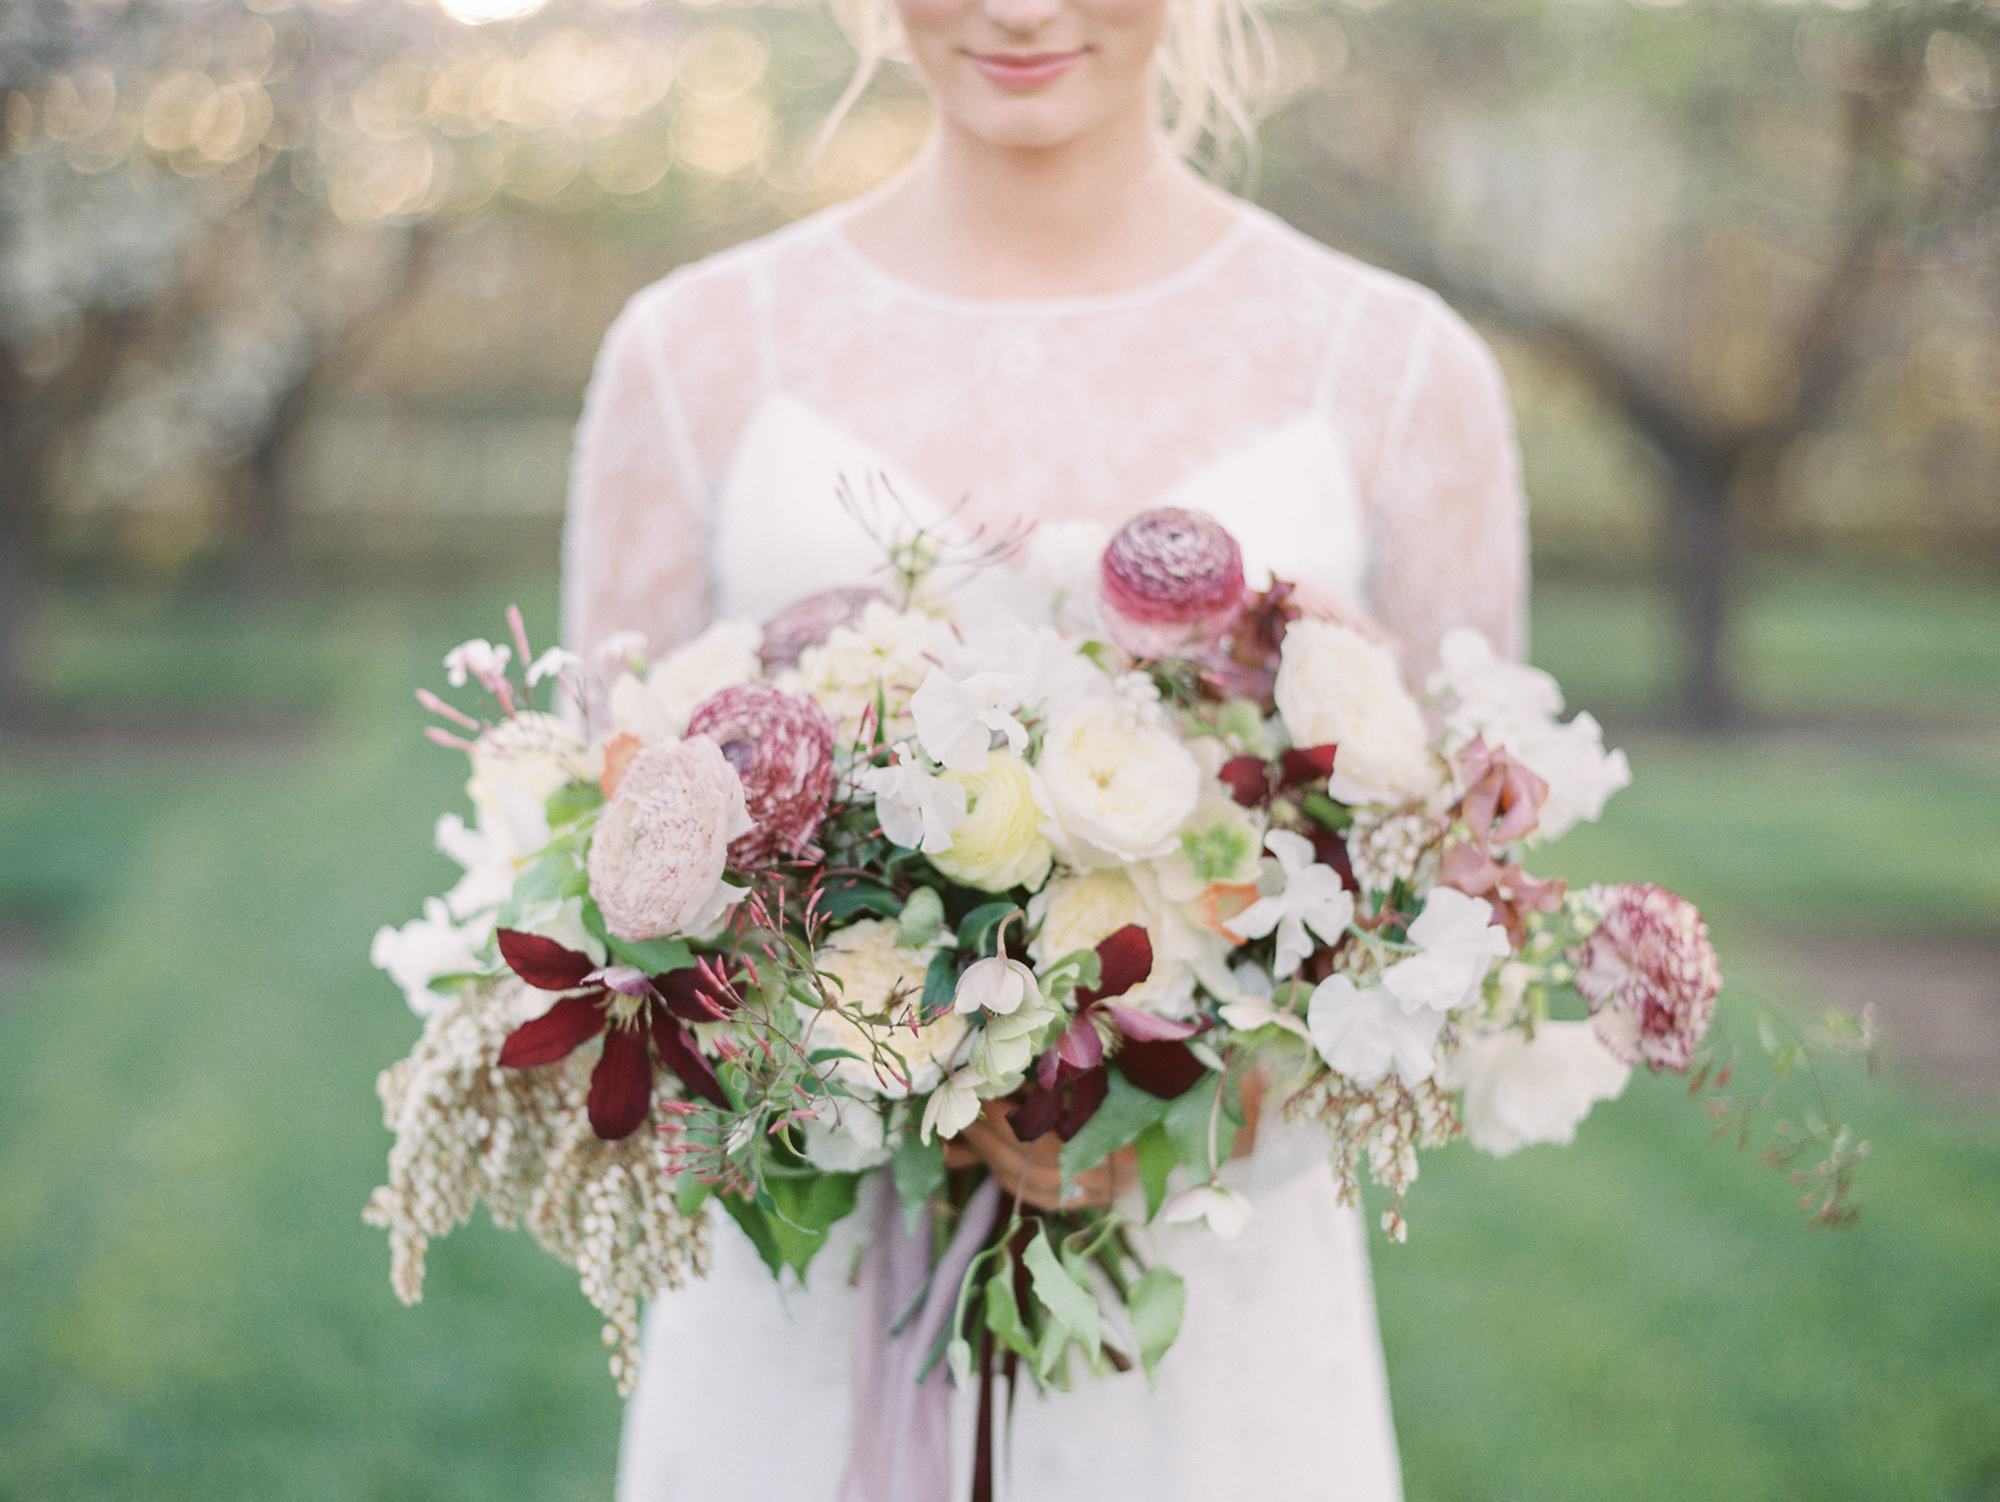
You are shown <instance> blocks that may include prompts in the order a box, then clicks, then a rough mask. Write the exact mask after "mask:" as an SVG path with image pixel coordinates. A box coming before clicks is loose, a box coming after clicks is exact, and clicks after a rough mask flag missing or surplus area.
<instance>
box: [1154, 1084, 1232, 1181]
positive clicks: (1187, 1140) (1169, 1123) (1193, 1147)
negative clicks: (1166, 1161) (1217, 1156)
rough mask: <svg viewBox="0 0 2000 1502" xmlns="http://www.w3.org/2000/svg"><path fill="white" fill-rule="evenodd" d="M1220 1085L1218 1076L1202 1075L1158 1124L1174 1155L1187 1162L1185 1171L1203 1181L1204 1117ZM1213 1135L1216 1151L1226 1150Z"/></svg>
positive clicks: (1205, 1170)
mask: <svg viewBox="0 0 2000 1502" xmlns="http://www.w3.org/2000/svg"><path fill="white" fill-rule="evenodd" d="M1221 1088H1222V1076H1221V1075H1219V1074H1213V1073H1211V1074H1207V1075H1204V1076H1203V1077H1202V1078H1201V1080H1200V1082H1199V1083H1198V1084H1196V1085H1195V1087H1194V1088H1193V1089H1192V1090H1190V1091H1188V1092H1187V1094H1185V1095H1183V1096H1181V1097H1180V1098H1179V1099H1178V1100H1176V1101H1174V1102H1172V1103H1171V1104H1170V1105H1169V1106H1168V1107H1167V1114H1166V1116H1165V1117H1164V1118H1162V1120H1161V1123H1160V1124H1161V1125H1162V1126H1164V1127H1165V1128H1166V1129H1167V1136H1168V1138H1169V1139H1170V1140H1171V1141H1172V1142H1173V1147H1174V1157H1175V1158H1176V1159H1177V1160H1178V1161H1180V1162H1182V1163H1185V1164H1186V1165H1187V1168H1188V1172H1189V1173H1191V1174H1193V1175H1194V1176H1195V1177H1196V1178H1197V1179H1201V1180H1204V1181H1206V1180H1207V1178H1208V1176H1209V1162H1208V1119H1209V1115H1210V1113H1211V1112H1213V1111H1214V1109H1215V1092H1216V1091H1217V1090H1219V1089H1221ZM1221 1136H1222V1134H1221V1133H1220V1132H1218V1133H1217V1134H1216V1137H1217V1141H1216V1151H1217V1152H1218V1153H1226V1152H1227V1151H1228V1150H1229V1144H1228V1143H1226V1142H1224V1141H1222V1140H1221Z"/></svg>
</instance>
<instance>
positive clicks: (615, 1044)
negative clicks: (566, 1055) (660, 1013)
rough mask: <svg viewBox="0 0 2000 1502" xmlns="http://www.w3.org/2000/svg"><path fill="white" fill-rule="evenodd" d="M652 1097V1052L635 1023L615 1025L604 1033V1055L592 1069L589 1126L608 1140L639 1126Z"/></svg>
mask: <svg viewBox="0 0 2000 1502" xmlns="http://www.w3.org/2000/svg"><path fill="white" fill-rule="evenodd" d="M652 1100H653V1056H652V1055H651V1054H650V1053H648V1052H647V1051H646V1035H645V1034H644V1033H642V1032H641V1031H639V1029H638V1028H636V1027H614V1028H611V1029H609V1030H608V1031H607V1032H606V1033H605V1035H604V1056H603V1057H602V1058H600V1059H599V1060H598V1061H597V1067H596V1068H595V1069H593V1070H591V1072H590V1099H589V1101H588V1102H587V1103H586V1104H587V1105H588V1106H589V1109H590V1129H591V1130H592V1131H593V1132H595V1133H597V1135H598V1136H600V1137H602V1138H603V1139H604V1140H605V1141H606V1142H616V1141H617V1140H618V1139H619V1138H620V1137H629V1136H631V1135H632V1134H633V1133H634V1132H636V1131H638V1130H639V1123H640V1122H642V1121H644V1120H645V1119H646V1108H647V1107H648V1106H649V1105H651V1104H652Z"/></svg>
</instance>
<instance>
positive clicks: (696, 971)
mask: <svg viewBox="0 0 2000 1502" xmlns="http://www.w3.org/2000/svg"><path fill="white" fill-rule="evenodd" d="M653 989H654V990H656V991H658V992H659V993H660V1000H662V1001H664V1002H665V1003H666V1004H667V1010H668V1011H670V1012H672V1013H673V1014H674V1015H675V1016H676V1017H678V1018H680V1019H681V1020H682V1021H683V1022H720V1021H722V1020H723V1019H724V1018H726V1017H727V1016H728V1015H729V1014H730V1013H731V1012H733V1011H735V1010H736V998H735V997H734V996H732V995H731V994H730V993H729V991H728V989H727V988H726V987H724V986H723V985H722V984H721V983H720V982H719V981H717V980H716V979H715V978H713V977H712V976H710V975H708V974H707V973H706V972H704V971H703V970H702V969H700V968H699V967H695V968H692V969H687V970H673V971H669V972H668V973H667V974H665V975H656V976H654V977H653Z"/></svg>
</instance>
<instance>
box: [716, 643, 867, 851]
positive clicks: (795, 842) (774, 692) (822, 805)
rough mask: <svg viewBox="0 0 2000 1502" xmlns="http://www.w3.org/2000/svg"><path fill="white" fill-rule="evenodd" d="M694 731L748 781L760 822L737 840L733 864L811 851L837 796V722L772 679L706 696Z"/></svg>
mask: <svg viewBox="0 0 2000 1502" xmlns="http://www.w3.org/2000/svg"><path fill="white" fill-rule="evenodd" d="M688 734H689V735H690V736H696V735H705V736H708V737H709V738H710V739H711V740H713V741H714V742H715V743H716V745H718V746H720V747H721V748H722V755H723V757H724V759H725V760H727V761H728V763H729V764H730V766H732V767H734V768H735V769H736V775H737V776H738V777H739V778H741V779H742V781H743V802H744V806H745V807H746V808H747V809H748V810H749V812H750V818H751V820H752V821H753V823H754V824H755V825H756V827H755V828H754V829H752V830H751V831H750V832H749V833H748V834H742V835H738V836H737V837H736V838H735V839H734V840H733V841H731V842H730V846H729V859H730V862H731V864H733V865H737V866H754V865H757V864H759V863H761V862H763V861H767V860H769V859H771V857H772V856H774V855H781V854H782V855H790V856H801V855H808V854H810V853H811V851H812V837H813V835H814V834H815V833H816V832H817V831H818V829H819V826H820V821H821V820H823V819H824V818H825V817H826V807H827V801H828V799H830V798H831V797H832V796H833V722H832V721H831V720H829V719H828V718H827V717H826V712H825V711H824V710H822V709H821V708H820V707H819V706H818V705H817V704H815V703H813V701H812V700H810V699H808V698H805V697H803V696H800V695H793V694H788V693H786V692H784V691H783V690H782V689H777V688H773V687H772V686H771V685H770V684H768V683H744V684H739V685H737V686H736V687H734V688H725V689H723V690H722V691H721V692H720V693H718V694H714V695H712V696H710V697H709V698H707V699H704V700H703V701H702V702H701V703H700V704H699V705H698V706H697V707H696V709H695V712H694V713H693V714H692V715H691V716H690V717H689V718H688Z"/></svg>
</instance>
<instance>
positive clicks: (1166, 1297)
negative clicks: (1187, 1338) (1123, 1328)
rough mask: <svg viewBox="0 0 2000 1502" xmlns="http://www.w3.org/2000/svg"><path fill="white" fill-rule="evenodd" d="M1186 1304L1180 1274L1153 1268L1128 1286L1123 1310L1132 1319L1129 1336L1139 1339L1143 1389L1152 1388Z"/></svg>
mask: <svg viewBox="0 0 2000 1502" xmlns="http://www.w3.org/2000/svg"><path fill="white" fill-rule="evenodd" d="M1186 1304H1187V1288H1186V1286H1185V1285H1184V1284H1183V1283H1182V1282H1181V1278H1180V1274H1179V1273H1177V1272H1175V1271H1174V1270H1173V1269H1172V1268H1170V1267H1155V1268H1154V1269H1153V1270H1152V1271H1151V1272H1149V1273H1147V1274H1146V1276H1145V1277H1143V1278H1141V1279H1140V1280H1139V1281H1138V1282H1136V1283H1134V1284H1133V1285H1132V1294H1131V1297H1130V1298H1129V1299H1127V1300H1126V1307H1127V1309H1128V1310H1129V1311H1130V1312H1131V1316H1132V1333H1133V1334H1134V1335H1135V1336H1137V1337H1138V1339H1139V1361H1140V1364H1141V1365H1143V1366H1144V1367H1145V1368H1146V1385H1147V1386H1148V1387H1151V1386H1152V1385H1153V1376H1154V1373H1155V1372H1156V1371H1157V1370H1158V1369H1159V1365H1160V1358H1161V1357H1162V1356H1164V1355H1166V1354H1167V1351H1168V1350H1169V1349H1170V1348H1171V1347H1172V1345H1173V1343H1174V1338H1175V1337H1176V1336H1178V1335H1179V1334H1180V1333H1181V1311H1182V1310H1183V1309H1184V1308H1185V1307H1186Z"/></svg>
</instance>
